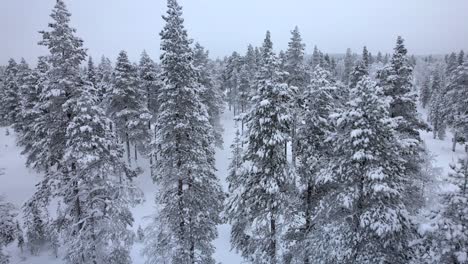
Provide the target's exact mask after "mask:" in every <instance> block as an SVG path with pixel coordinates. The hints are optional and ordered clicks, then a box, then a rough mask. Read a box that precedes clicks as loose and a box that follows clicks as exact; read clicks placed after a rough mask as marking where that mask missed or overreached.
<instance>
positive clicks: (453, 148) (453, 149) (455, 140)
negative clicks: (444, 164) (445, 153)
mask: <svg viewBox="0 0 468 264" xmlns="http://www.w3.org/2000/svg"><path fill="white" fill-rule="evenodd" d="M456 147H457V132H455V134H453V139H452V151H453V152H455V148H456Z"/></svg>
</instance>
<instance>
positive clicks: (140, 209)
mask: <svg viewBox="0 0 468 264" xmlns="http://www.w3.org/2000/svg"><path fill="white" fill-rule="evenodd" d="M421 112H423V116H425V115H424V111H421ZM222 122H223V125H224V148H223V149H218V150H217V153H216V168H217V170H218V171H217V175H218V177H219V178H220V179H221V182H222V185H223V187H224V189H225V190H227V183H226V175H227V169H228V166H229V162H230V160H229V156H230V149H229V146H230V144H231V142H232V141H233V139H234V132H235V130H234V126H235V124H234V121H233V113H232V112H230V111H228V110H226V112H225V113H224V115H223V116H222ZM6 132H7V129H6V128H0V168H4V175H2V176H0V177H1V179H0V184H1V185H0V194H2V195H5V196H6V198H7V200H8V201H11V202H12V203H14V204H15V205H16V206H17V207H18V208H21V205H22V204H23V203H24V202H25V201H26V200H27V199H29V198H30V197H31V195H32V194H33V192H34V190H35V184H36V183H37V182H38V181H39V179H40V175H38V174H36V173H35V172H34V171H32V170H30V169H28V168H26V166H25V158H24V156H21V153H20V149H19V148H18V147H16V144H15V138H14V135H13V133H11V131H10V135H6V134H7V133H6ZM421 135H422V138H423V139H424V141H425V142H426V145H427V147H428V149H429V150H430V152H431V153H432V154H433V155H434V158H435V159H434V166H435V167H440V168H441V170H442V173H441V175H440V176H441V179H442V178H444V177H445V175H447V173H448V171H449V164H450V163H454V162H456V161H457V158H458V157H461V156H462V155H464V154H465V152H464V147H463V146H460V145H458V146H457V151H456V152H452V150H451V139H452V135H451V133H449V132H448V133H447V137H446V138H445V139H444V140H437V139H436V140H435V139H433V137H432V133H431V132H422V134H421ZM139 162H140V163H139V164H138V165H139V166H141V167H142V168H143V169H144V170H145V171H144V173H143V174H142V175H141V176H140V177H139V178H138V185H139V186H140V188H141V189H142V190H143V192H144V194H145V202H144V203H142V204H140V205H138V206H137V207H135V208H134V209H133V213H134V216H135V220H136V222H135V226H134V230H135V231H136V229H137V228H138V226H139V225H141V226H142V227H144V226H146V224H147V219H145V217H146V216H148V215H150V214H151V213H152V212H153V211H154V209H153V206H154V191H155V185H154V184H153V182H152V180H151V178H150V175H149V169H148V163H147V162H146V161H145V160H140V161H139ZM218 230H219V237H218V239H216V241H215V242H214V244H215V246H216V252H215V258H216V260H217V261H218V262H219V263H223V264H239V263H242V259H241V258H240V256H239V255H238V254H236V253H235V252H231V250H230V249H231V246H230V242H229V237H230V227H229V225H221V226H219V228H218ZM141 249H142V244H140V243H136V244H135V246H134V248H133V250H132V259H133V263H135V264H143V263H144V258H143V257H142V256H141V254H140V253H141ZM6 252H7V253H8V254H9V255H11V256H12V259H11V260H12V261H11V263H13V264H15V263H26V264H61V263H63V262H62V261H61V259H60V257H59V259H56V258H55V257H54V256H52V254H51V253H50V252H48V251H44V252H43V253H42V254H41V255H40V256H30V255H29V254H28V253H26V252H25V253H23V254H22V253H20V251H19V249H17V247H16V245H15V244H14V245H10V246H9V247H8V248H7V249H6Z"/></svg>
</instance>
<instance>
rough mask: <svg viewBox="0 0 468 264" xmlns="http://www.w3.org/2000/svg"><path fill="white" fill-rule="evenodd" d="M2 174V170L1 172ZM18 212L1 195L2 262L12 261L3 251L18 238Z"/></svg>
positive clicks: (2, 263)
mask: <svg viewBox="0 0 468 264" xmlns="http://www.w3.org/2000/svg"><path fill="white" fill-rule="evenodd" d="M0 174H1V172H0ZM16 215H17V213H16V211H15V207H14V206H13V204H12V203H9V202H7V201H5V198H4V197H3V196H0V263H1V264H8V263H10V260H9V259H10V257H9V256H8V255H6V254H5V253H4V252H3V247H5V246H7V245H9V244H10V243H12V242H13V241H14V240H15V239H16V235H17V232H16V225H15V217H16Z"/></svg>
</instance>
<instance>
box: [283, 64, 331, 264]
mask: <svg viewBox="0 0 468 264" xmlns="http://www.w3.org/2000/svg"><path fill="white" fill-rule="evenodd" d="M335 90H336V87H335V83H334V80H333V78H332V76H331V73H330V72H328V71H326V70H324V69H322V68H321V67H320V66H319V67H316V68H315V71H314V72H313V73H312V77H311V84H310V85H309V86H308V88H307V89H306V91H305V92H304V93H303V95H302V100H301V101H302V109H301V110H302V111H301V115H300V119H299V120H300V122H299V124H300V125H299V127H298V134H297V137H298V156H297V159H298V165H297V174H298V177H299V184H298V186H299V195H298V198H299V199H297V200H298V201H297V202H296V203H297V204H295V205H294V206H292V208H289V210H291V211H292V213H291V215H292V216H293V220H291V221H290V222H291V223H292V224H291V225H290V227H289V230H288V232H287V234H286V239H287V240H288V242H290V244H291V245H290V246H289V248H288V251H289V254H290V255H291V256H292V258H293V259H295V260H297V261H298V262H299V261H302V263H305V264H307V263H314V261H313V260H314V257H313V255H311V252H310V248H311V246H312V245H311V244H310V243H309V241H308V237H310V236H313V226H314V223H313V218H314V210H315V208H316V207H317V206H318V204H319V202H320V200H321V199H320V198H321V194H322V193H323V190H321V189H320V188H317V186H316V185H315V179H316V178H317V176H318V174H319V173H320V170H321V169H322V168H323V167H324V166H325V165H326V164H327V162H328V159H329V156H330V151H331V148H330V144H329V143H328V142H326V139H327V137H328V136H329V134H330V133H331V132H332V131H333V127H332V124H331V123H330V120H329V115H330V114H331V112H332V111H333V110H335V108H336V107H337V105H336V101H335V98H334V94H335Z"/></svg>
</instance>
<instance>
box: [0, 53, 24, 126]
mask: <svg viewBox="0 0 468 264" xmlns="http://www.w3.org/2000/svg"><path fill="white" fill-rule="evenodd" d="M17 74H18V64H17V63H16V61H15V60H13V59H10V60H9V61H8V65H7V66H6V68H5V73H4V75H5V77H4V80H3V89H2V91H1V92H2V94H1V98H2V99H1V106H0V115H1V116H0V119H1V120H0V121H1V122H2V124H3V125H4V126H10V125H13V124H15V122H16V116H17V115H18V114H19V113H20V104H19V102H20V94H19V93H20V91H19V87H18V77H17Z"/></svg>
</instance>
